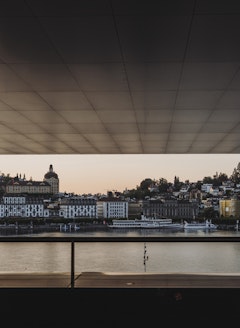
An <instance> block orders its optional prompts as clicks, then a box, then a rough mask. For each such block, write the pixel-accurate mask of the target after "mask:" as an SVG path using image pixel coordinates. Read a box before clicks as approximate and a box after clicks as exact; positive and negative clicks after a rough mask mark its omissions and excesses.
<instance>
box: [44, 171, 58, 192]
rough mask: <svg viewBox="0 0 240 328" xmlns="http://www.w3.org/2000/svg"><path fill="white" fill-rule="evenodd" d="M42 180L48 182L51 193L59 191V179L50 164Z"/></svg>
mask: <svg viewBox="0 0 240 328" xmlns="http://www.w3.org/2000/svg"><path fill="white" fill-rule="evenodd" d="M43 181H46V182H48V183H49V184H50V186H51V193H52V194H57V193H58V192H59V179H58V175H57V173H55V172H54V171H53V166H52V164H50V166H49V171H48V172H47V173H46V174H45V175H44V179H43Z"/></svg>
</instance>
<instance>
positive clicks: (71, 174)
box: [0, 154, 240, 194]
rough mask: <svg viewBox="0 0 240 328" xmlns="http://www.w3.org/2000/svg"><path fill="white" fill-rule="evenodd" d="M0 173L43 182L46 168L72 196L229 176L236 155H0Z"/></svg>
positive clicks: (237, 159)
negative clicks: (158, 182) (153, 182)
mask: <svg viewBox="0 0 240 328" xmlns="http://www.w3.org/2000/svg"><path fill="white" fill-rule="evenodd" d="M0 160H1V166H0V173H4V174H10V176H16V175H17V174H18V175H20V174H21V176H23V175H24V174H25V176H26V179H27V180H29V179H30V178H32V179H33V180H35V181H42V180H43V178H44V174H45V173H46V172H48V170H49V165H50V164H52V165H53V170H54V172H55V173H57V174H58V177H59V180H60V191H61V192H67V193H71V192H73V193H75V194H85V193H86V194H88V193H91V194H95V193H107V191H112V190H117V191H120V192H122V191H124V190H125V189H126V188H127V189H133V188H136V186H138V185H139V184H140V183H141V181H142V180H144V179H145V178H151V179H156V180H158V179H160V178H165V179H167V181H168V182H173V180H174V177H175V176H177V177H179V179H180V181H185V180H190V181H191V182H194V181H197V180H202V179H203V178H204V177H205V176H211V177H213V175H214V174H216V172H218V173H226V174H227V175H228V176H230V175H231V174H232V172H233V170H234V168H236V167H237V165H238V163H239V162H240V156H239V154H197V155H190V154H181V155H173V154H167V155H145V154H141V155H135V154H134V155H102V154H101V155H1V157H0Z"/></svg>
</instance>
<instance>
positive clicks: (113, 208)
mask: <svg viewBox="0 0 240 328" xmlns="http://www.w3.org/2000/svg"><path fill="white" fill-rule="evenodd" d="M98 207H100V208H101V207H102V213H103V218H104V219H113V218H118V219H127V218H128V202H126V201H121V200H106V201H99V202H98ZM98 212H101V211H100V209H98Z"/></svg>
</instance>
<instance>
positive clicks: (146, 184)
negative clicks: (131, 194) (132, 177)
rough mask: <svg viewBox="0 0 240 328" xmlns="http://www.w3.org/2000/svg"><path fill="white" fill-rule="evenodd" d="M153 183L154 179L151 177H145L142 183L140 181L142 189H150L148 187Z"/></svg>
mask: <svg viewBox="0 0 240 328" xmlns="http://www.w3.org/2000/svg"><path fill="white" fill-rule="evenodd" d="M152 184H153V180H152V179H150V178H146V179H144V180H143V181H142V182H141V183H140V188H141V189H142V190H148V188H149V187H150V186H151V185H152Z"/></svg>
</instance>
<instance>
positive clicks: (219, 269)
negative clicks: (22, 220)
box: [0, 229, 240, 273]
mask: <svg viewBox="0 0 240 328" xmlns="http://www.w3.org/2000/svg"><path fill="white" fill-rule="evenodd" d="M29 235H30V234H28V236H29ZM171 235H172V236H212V237H214V236H223V237H224V236H226V237H227V236H238V237H240V231H221V230H216V231H210V232H204V231H191V232H186V231H185V232H184V231H168V230H155V229H154V230H151V229H149V230H124V231H123V230H108V231H99V230H93V231H77V232H60V231H59V232H58V231H57V232H43V233H39V234H32V235H31V236H49V237H50V236H54V237H60V236H65V237H66V236H93V237H96V236H111V237H113V236H117V237H120V236H129V237H132V236H171ZM2 240H4V237H3V238H2ZM70 255H71V245H70V243H65V242H63V243H59V242H57V243H53V242H49V243H48V242H44V243H38V242H36V243H35V242H23V243H19V242H16V243H15V242H11V243H4V242H1V240H0V271H1V272H69V271H70V259H71V256H70ZM144 256H145V257H144ZM75 271H76V272H98V271H99V272H103V271H105V272H126V273H131V272H134V273H143V272H149V273H184V272H188V273H190V272H191V273H194V272H195V273H204V272H205V273H240V243H238V242H235V243H234V242H217V243H214V242H206V243H205V242H204V243H203V242H193V243H191V242H164V243H161V242H159V243H156V242H154V243H153V242H152V243H151V242H146V243H143V242H136V243H134V242H122V243H117V242H114V243H110V242H108V243H104V242H102V243H99V242H92V243H76V244H75Z"/></svg>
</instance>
